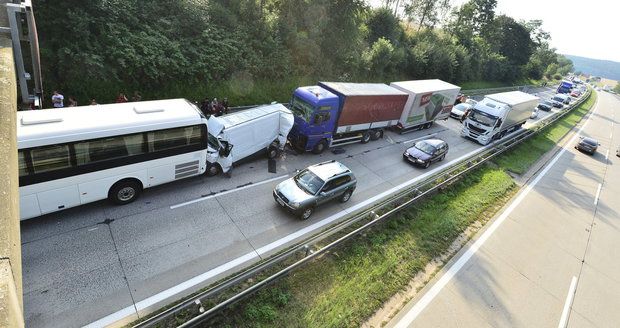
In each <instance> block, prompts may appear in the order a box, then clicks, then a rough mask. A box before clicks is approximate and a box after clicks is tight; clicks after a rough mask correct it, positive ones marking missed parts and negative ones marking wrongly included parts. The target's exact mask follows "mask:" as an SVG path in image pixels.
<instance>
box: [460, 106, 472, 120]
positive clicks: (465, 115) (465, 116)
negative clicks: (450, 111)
mask: <svg viewBox="0 0 620 328" xmlns="http://www.w3.org/2000/svg"><path fill="white" fill-rule="evenodd" d="M469 112H471V107H468V108H467V109H466V110H465V112H463V115H461V123H463V121H465V119H466V118H467V116H469Z"/></svg>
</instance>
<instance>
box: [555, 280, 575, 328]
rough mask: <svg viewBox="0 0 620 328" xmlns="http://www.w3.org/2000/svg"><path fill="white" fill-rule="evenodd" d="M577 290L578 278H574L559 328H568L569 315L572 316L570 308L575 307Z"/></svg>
mask: <svg viewBox="0 0 620 328" xmlns="http://www.w3.org/2000/svg"><path fill="white" fill-rule="evenodd" d="M576 288H577V277H575V276H573V279H571V282H570V287H569V288H568V295H566V301H565V302H564V309H563V310H562V316H561V317H560V323H559V324H558V328H566V325H568V315H569V314H570V308H571V306H572V305H573V298H574V297H575V289H576Z"/></svg>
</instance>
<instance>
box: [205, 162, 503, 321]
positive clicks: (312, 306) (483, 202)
mask: <svg viewBox="0 0 620 328" xmlns="http://www.w3.org/2000/svg"><path fill="white" fill-rule="evenodd" d="M514 189H515V184H514V182H513V180H512V179H511V177H510V176H509V175H507V174H506V173H505V172H503V171H502V170H500V169H494V168H490V167H485V168H482V169H480V170H477V171H476V172H474V173H472V174H470V175H468V176H467V177H466V178H464V179H463V180H461V181H459V182H458V183H456V184H455V185H453V186H451V187H450V188H448V189H447V190H445V191H444V192H442V193H440V194H437V195H436V196H434V197H433V198H432V199H429V200H427V201H425V202H423V203H421V204H420V205H419V206H417V207H415V208H411V209H409V210H407V211H404V212H403V213H401V214H399V215H398V217H396V218H393V219H391V220H389V221H388V222H386V223H385V224H384V225H382V226H381V227H380V228H378V229H373V230H372V231H370V232H368V233H367V234H366V235H365V236H360V237H359V238H356V239H355V240H353V241H352V242H350V243H347V245H346V246H344V247H342V248H341V249H339V250H338V251H336V252H334V253H332V254H330V255H329V256H325V257H324V258H322V259H320V260H317V261H316V262H314V263H312V264H310V265H308V266H306V267H305V268H304V269H303V270H299V271H296V272H294V273H293V274H292V275H291V276H289V277H287V278H285V279H283V280H281V281H279V282H278V283H277V284H276V285H274V286H272V287H270V288H267V289H265V290H263V291H261V292H259V293H258V294H257V295H256V296H255V297H253V298H252V299H250V300H249V301H248V302H246V303H242V304H240V305H237V306H235V307H234V308H232V309H230V310H228V312H227V313H226V314H225V315H224V316H223V317H221V318H218V319H216V322H213V323H212V325H214V326H233V327H241V326H244V327H245V326H250V327H273V326H286V327H354V326H359V325H360V324H361V323H362V322H363V321H364V319H365V318H367V317H368V316H370V315H371V314H372V313H374V311H376V310H377V309H378V308H379V307H380V306H381V305H382V304H383V302H384V301H385V300H387V299H389V298H390V297H391V296H392V295H394V294H395V293H397V292H398V291H400V290H402V289H403V288H404V286H406V285H407V284H408V283H409V281H410V280H411V279H412V277H413V276H415V275H416V273H417V272H419V271H420V270H422V269H424V267H425V266H426V264H427V263H428V262H429V261H431V260H432V259H433V258H434V257H436V256H437V255H439V254H442V253H444V252H446V251H447V250H448V248H449V247H450V245H451V244H452V242H453V240H454V239H455V238H456V237H457V236H458V235H459V234H461V233H462V232H463V231H464V230H465V229H466V228H467V227H468V226H469V225H471V224H472V223H474V222H475V221H478V220H486V219H488V218H490V217H491V216H492V215H493V213H494V210H495V205H496V204H498V203H501V202H502V201H503V200H505V199H506V197H508V196H509V195H511V192H512V191H513V190H514Z"/></svg>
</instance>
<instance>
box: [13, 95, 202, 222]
mask: <svg viewBox="0 0 620 328" xmlns="http://www.w3.org/2000/svg"><path fill="white" fill-rule="evenodd" d="M17 119H18V122H17V144H18V149H19V154H18V155H19V157H18V158H19V193H20V211H21V219H22V220H25V219H29V218H32V217H36V216H39V215H42V214H46V213H51V212H55V211H59V210H62V209H65V208H69V207H74V206H78V205H81V204H85V203H90V202H93V201H97V200H101V199H105V198H108V199H110V200H111V201H112V202H114V203H116V204H127V203H130V202H132V201H134V200H135V199H136V198H137V197H138V195H139V194H140V192H141V191H142V189H144V188H148V187H152V186H156V185H159V184H163V183H166V182H171V181H174V180H178V179H182V178H186V177H190V176H195V175H199V174H202V173H204V172H205V170H206V168H207V163H206V158H207V143H208V137H207V119H206V118H205V117H204V115H203V114H202V113H201V112H200V110H199V109H198V108H197V107H196V106H194V105H193V104H191V103H190V102H189V101H187V100H185V99H171V100H157V101H144V102H133V103H123V104H110V105H98V106H82V107H74V108H59V109H46V110H37V111H22V112H18V113H17Z"/></svg>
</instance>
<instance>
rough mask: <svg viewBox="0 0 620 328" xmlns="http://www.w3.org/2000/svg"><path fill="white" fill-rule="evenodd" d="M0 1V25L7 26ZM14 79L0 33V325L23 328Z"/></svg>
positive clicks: (2, 0) (7, 46) (5, 38)
mask: <svg viewBox="0 0 620 328" xmlns="http://www.w3.org/2000/svg"><path fill="white" fill-rule="evenodd" d="M10 2H11V1H10V0H0V27H8V26H9V21H8V15H7V9H6V4H7V3H10ZM16 111H17V82H16V76H15V62H14V58H13V46H12V42H11V39H10V35H9V34H5V33H0V122H1V124H0V158H1V160H0V191H2V192H0V327H23V326H24V316H23V313H24V309H23V298H22V257H21V239H20V231H19V222H20V221H19V203H18V202H19V189H18V188H19V187H18V186H19V182H18V175H17V172H18V171H17V136H16V129H17V127H16V126H17V125H16V124H15V116H16Z"/></svg>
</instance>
